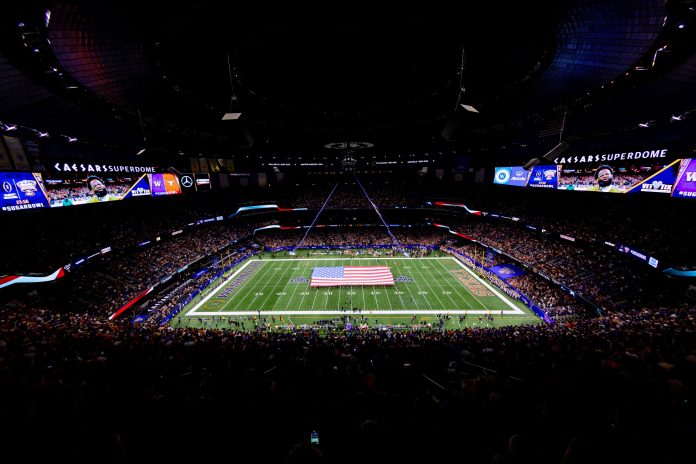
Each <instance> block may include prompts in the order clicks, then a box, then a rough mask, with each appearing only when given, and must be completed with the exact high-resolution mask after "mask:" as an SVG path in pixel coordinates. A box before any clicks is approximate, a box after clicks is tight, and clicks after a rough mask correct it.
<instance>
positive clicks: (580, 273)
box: [459, 221, 660, 309]
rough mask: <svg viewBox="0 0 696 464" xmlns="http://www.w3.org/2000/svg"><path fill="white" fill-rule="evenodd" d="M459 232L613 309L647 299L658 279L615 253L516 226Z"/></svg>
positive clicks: (471, 226)
mask: <svg viewBox="0 0 696 464" xmlns="http://www.w3.org/2000/svg"><path fill="white" fill-rule="evenodd" d="M459 231H460V232H462V233H464V234H467V235H469V236H471V237H473V238H475V239H476V240H478V241H480V242H482V243H484V244H486V245H488V246H492V247H495V248H497V249H499V250H502V251H504V252H507V253H508V254H510V255H511V256H513V257H514V258H515V259H517V260H519V261H521V262H522V263H524V264H527V265H528V266H530V267H531V268H532V269H534V270H535V271H537V272H541V273H542V274H544V275H546V276H548V277H550V278H553V279H555V280H557V281H559V282H562V283H563V284H565V285H567V286H568V287H570V288H571V289H572V290H573V291H575V292H577V293H579V294H581V295H583V296H585V297H586V298H588V299H590V300H591V301H594V302H595V303H597V304H599V305H600V306H603V307H605V308H608V309H612V308H614V307H615V306H616V305H618V304H620V303H622V302H625V303H628V304H633V303H634V300H641V299H642V300H644V298H645V297H646V296H647V295H641V293H642V292H643V289H647V288H648V287H649V286H648V285H647V281H649V280H651V278H652V277H654V275H653V273H652V269H649V268H647V266H645V265H644V264H642V263H636V262H635V261H634V260H632V259H631V258H627V257H624V256H621V255H620V254H618V253H615V252H614V251H612V250H608V249H600V248H590V247H587V248H585V247H580V246H577V245H575V244H573V243H571V242H566V241H562V240H558V239H555V238H552V237H546V236H543V235H539V234H535V233H532V232H530V231H529V230H526V229H523V228H520V227H519V226H517V225H515V224H511V223H506V222H502V221H497V222H476V223H466V224H462V225H461V226H460V227H459ZM653 280H654V279H653ZM654 297H655V298H659V297H660V295H659V294H655V295H654Z"/></svg>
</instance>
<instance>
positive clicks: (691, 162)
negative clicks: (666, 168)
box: [672, 158, 696, 198]
mask: <svg viewBox="0 0 696 464" xmlns="http://www.w3.org/2000/svg"><path fill="white" fill-rule="evenodd" d="M672 196H673V197H680V198H696V158H687V159H683V160H682V162H681V166H679V174H678V175H677V181H676V183H675V184H674V190H673V192H672Z"/></svg>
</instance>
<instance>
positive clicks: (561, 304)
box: [449, 243, 587, 320]
mask: <svg viewBox="0 0 696 464" xmlns="http://www.w3.org/2000/svg"><path fill="white" fill-rule="evenodd" d="M449 248H453V249H455V250H457V251H459V252H461V253H463V254H465V255H466V256H469V257H471V258H472V259H474V260H476V263H474V262H471V261H469V262H467V260H463V261H462V262H465V263H466V264H467V265H469V266H470V267H474V268H476V269H477V270H479V271H480V272H483V273H484V274H485V275H486V277H487V278H488V279H489V280H491V281H492V282H494V283H495V284H496V285H497V286H498V288H501V289H504V288H506V287H509V286H512V287H514V288H515V289H517V290H519V291H520V292H521V293H522V294H523V295H525V296H526V297H527V298H529V299H530V300H531V301H533V302H534V304H536V305H537V306H538V307H539V308H541V309H542V310H543V311H544V312H545V313H546V314H547V315H548V316H550V317H551V318H552V319H554V320H557V319H558V318H559V317H562V318H563V319H569V318H573V319H574V318H577V317H580V316H583V315H584V314H585V313H586V312H587V311H586V310H585V308H584V307H583V306H582V305H581V304H579V303H578V302H577V300H576V299H575V298H574V297H573V296H571V295H570V294H568V293H567V292H564V291H563V290H562V289H561V288H560V287H559V286H558V285H556V284H554V283H552V282H549V281H548V280H546V279H544V278H542V277H541V276H539V275H538V274H536V273H534V272H525V273H524V274H522V275H519V276H516V277H512V278H509V279H505V280H504V281H503V280H502V279H500V278H499V277H498V276H496V275H495V274H493V273H492V272H490V271H486V270H485V269H481V265H483V267H484V268H490V267H492V266H497V265H500V264H514V263H510V260H509V259H507V258H505V257H504V256H500V255H497V254H493V256H492V257H491V258H492V259H491V258H489V256H490V255H489V256H486V255H487V252H486V249H485V248H484V247H482V246H481V245H478V244H474V243H469V244H460V245H457V246H451V247H449Z"/></svg>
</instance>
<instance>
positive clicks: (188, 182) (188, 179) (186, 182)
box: [181, 176, 193, 188]
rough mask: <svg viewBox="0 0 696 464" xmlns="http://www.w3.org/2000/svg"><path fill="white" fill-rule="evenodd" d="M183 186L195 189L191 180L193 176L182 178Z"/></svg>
mask: <svg viewBox="0 0 696 464" xmlns="http://www.w3.org/2000/svg"><path fill="white" fill-rule="evenodd" d="M181 185H183V186H184V187H186V188H191V187H193V179H191V176H182V177H181Z"/></svg>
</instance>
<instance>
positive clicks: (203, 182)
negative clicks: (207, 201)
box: [194, 174, 212, 192]
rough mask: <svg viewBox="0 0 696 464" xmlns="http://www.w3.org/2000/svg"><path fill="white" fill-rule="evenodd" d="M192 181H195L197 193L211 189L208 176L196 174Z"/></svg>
mask: <svg viewBox="0 0 696 464" xmlns="http://www.w3.org/2000/svg"><path fill="white" fill-rule="evenodd" d="M194 180H195V181H196V190H198V191H199V192H203V191H207V190H210V189H211V187H212V184H211V182H210V174H196V175H195V176H194Z"/></svg>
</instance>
